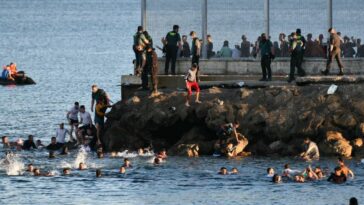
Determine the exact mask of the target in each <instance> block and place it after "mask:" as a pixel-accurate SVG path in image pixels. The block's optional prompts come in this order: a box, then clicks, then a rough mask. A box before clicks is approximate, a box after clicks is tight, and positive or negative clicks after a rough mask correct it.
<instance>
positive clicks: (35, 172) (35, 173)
mask: <svg viewBox="0 0 364 205" xmlns="http://www.w3.org/2000/svg"><path fill="white" fill-rule="evenodd" d="M33 174H34V176H40V170H39V169H38V168H35V169H34V170H33Z"/></svg>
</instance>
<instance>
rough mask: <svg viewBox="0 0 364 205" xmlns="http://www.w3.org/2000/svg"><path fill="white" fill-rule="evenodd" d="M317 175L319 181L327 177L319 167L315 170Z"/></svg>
mask: <svg viewBox="0 0 364 205" xmlns="http://www.w3.org/2000/svg"><path fill="white" fill-rule="evenodd" d="M314 172H315V174H316V175H317V177H318V179H322V178H324V177H325V174H324V172H323V171H322V169H321V167H320V166H317V167H315V170H314Z"/></svg>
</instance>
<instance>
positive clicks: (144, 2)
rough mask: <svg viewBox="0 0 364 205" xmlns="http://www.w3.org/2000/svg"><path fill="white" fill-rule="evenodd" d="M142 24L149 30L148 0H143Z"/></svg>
mask: <svg viewBox="0 0 364 205" xmlns="http://www.w3.org/2000/svg"><path fill="white" fill-rule="evenodd" d="M141 26H143V28H144V30H147V0H141Z"/></svg>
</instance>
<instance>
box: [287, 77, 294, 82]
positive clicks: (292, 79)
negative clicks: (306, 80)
mask: <svg viewBox="0 0 364 205" xmlns="http://www.w3.org/2000/svg"><path fill="white" fill-rule="evenodd" d="M294 80H296V79H295V78H294V77H293V78H292V77H290V78H289V79H288V80H287V82H288V83H291V82H292V81H294Z"/></svg>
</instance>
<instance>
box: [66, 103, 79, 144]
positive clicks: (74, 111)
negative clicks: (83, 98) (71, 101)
mask: <svg viewBox="0 0 364 205" xmlns="http://www.w3.org/2000/svg"><path fill="white" fill-rule="evenodd" d="M78 112H79V103H78V102H75V105H74V106H73V107H72V108H71V109H70V110H69V111H68V113H67V120H68V122H69V124H70V126H71V131H70V133H71V134H70V135H71V138H73V136H72V133H73V129H74V130H75V135H76V133H77V129H78Z"/></svg>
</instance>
